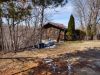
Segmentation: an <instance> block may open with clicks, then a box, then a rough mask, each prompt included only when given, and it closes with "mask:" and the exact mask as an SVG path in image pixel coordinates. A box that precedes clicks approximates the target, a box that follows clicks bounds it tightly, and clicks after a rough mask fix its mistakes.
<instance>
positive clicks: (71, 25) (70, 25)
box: [67, 15, 75, 40]
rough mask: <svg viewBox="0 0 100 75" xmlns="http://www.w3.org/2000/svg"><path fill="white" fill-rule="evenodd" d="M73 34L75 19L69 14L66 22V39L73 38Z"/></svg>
mask: <svg viewBox="0 0 100 75" xmlns="http://www.w3.org/2000/svg"><path fill="white" fill-rule="evenodd" d="M74 35H75V20H74V17H73V15H71V16H70V20H69V23H68V31H67V36H68V40H74V39H75V38H74Z"/></svg>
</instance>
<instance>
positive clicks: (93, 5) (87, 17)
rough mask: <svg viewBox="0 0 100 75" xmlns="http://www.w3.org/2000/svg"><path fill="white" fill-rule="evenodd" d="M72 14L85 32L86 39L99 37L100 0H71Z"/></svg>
mask: <svg viewBox="0 0 100 75" xmlns="http://www.w3.org/2000/svg"><path fill="white" fill-rule="evenodd" d="M71 1H72V2H73V6H74V9H75V10H74V15H75V16H76V19H77V24H79V25H81V30H82V31H84V32H86V38H85V39H86V40H94V39H97V38H98V36H99V37H100V31H99V30H100V0H71Z"/></svg>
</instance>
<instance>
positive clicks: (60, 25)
mask: <svg viewBox="0 0 100 75" xmlns="http://www.w3.org/2000/svg"><path fill="white" fill-rule="evenodd" d="M50 27H53V28H57V29H60V30H66V27H65V26H64V25H63V24H59V23H53V22H48V23H46V24H45V25H44V26H43V28H45V29H48V28H50Z"/></svg>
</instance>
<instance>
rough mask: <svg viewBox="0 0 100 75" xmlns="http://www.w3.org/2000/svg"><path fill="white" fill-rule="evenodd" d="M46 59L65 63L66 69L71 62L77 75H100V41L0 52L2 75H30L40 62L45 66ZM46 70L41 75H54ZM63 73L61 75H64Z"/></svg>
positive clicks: (0, 70)
mask: <svg viewBox="0 0 100 75" xmlns="http://www.w3.org/2000/svg"><path fill="white" fill-rule="evenodd" d="M45 58H50V59H53V60H54V61H53V62H55V59H59V60H58V61H56V62H58V63H59V64H60V65H61V63H60V61H62V62H63V63H65V65H63V66H64V67H66V66H67V65H68V64H67V63H68V60H70V63H71V64H72V65H73V68H74V71H75V74H76V75H100V70H99V69H100V41H75V42H66V43H63V44H60V45H57V47H56V48H54V49H40V50H38V49H36V50H25V51H18V52H16V53H15V52H8V53H4V52H0V75H29V73H30V72H31V71H34V68H35V69H37V68H38V67H39V66H41V65H40V62H42V64H43V65H44V64H45V63H43V61H44V60H43V59H45ZM66 60H67V62H66ZM45 68H46V67H45ZM45 68H41V69H40V70H39V71H42V70H43V73H42V72H41V75H46V74H47V75H50V74H51V75H52V73H51V71H50V72H49V73H48V72H45V71H46V70H45ZM47 68H48V67H47ZM49 69H50V68H49ZM60 69H62V68H60ZM63 71H64V70H63ZM65 71H66V70H65ZM38 73H39V72H38ZM63 73H64V72H63ZM63 73H61V74H60V75H64V74H63ZM67 74H68V73H67ZM33 75H40V74H37V73H35V74H33ZM54 75H55V74H54ZM57 75H58V74H57Z"/></svg>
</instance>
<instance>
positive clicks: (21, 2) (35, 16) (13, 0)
mask: <svg viewBox="0 0 100 75" xmlns="http://www.w3.org/2000/svg"><path fill="white" fill-rule="evenodd" d="M66 3H67V0H0V50H14V51H16V50H19V49H21V48H25V47H29V46H33V45H34V44H36V43H38V42H41V40H42V38H43V37H42V26H43V24H44V23H45V22H46V21H48V17H46V15H45V10H46V9H47V8H49V9H50V8H55V7H58V6H64V5H65V4H66Z"/></svg>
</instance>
